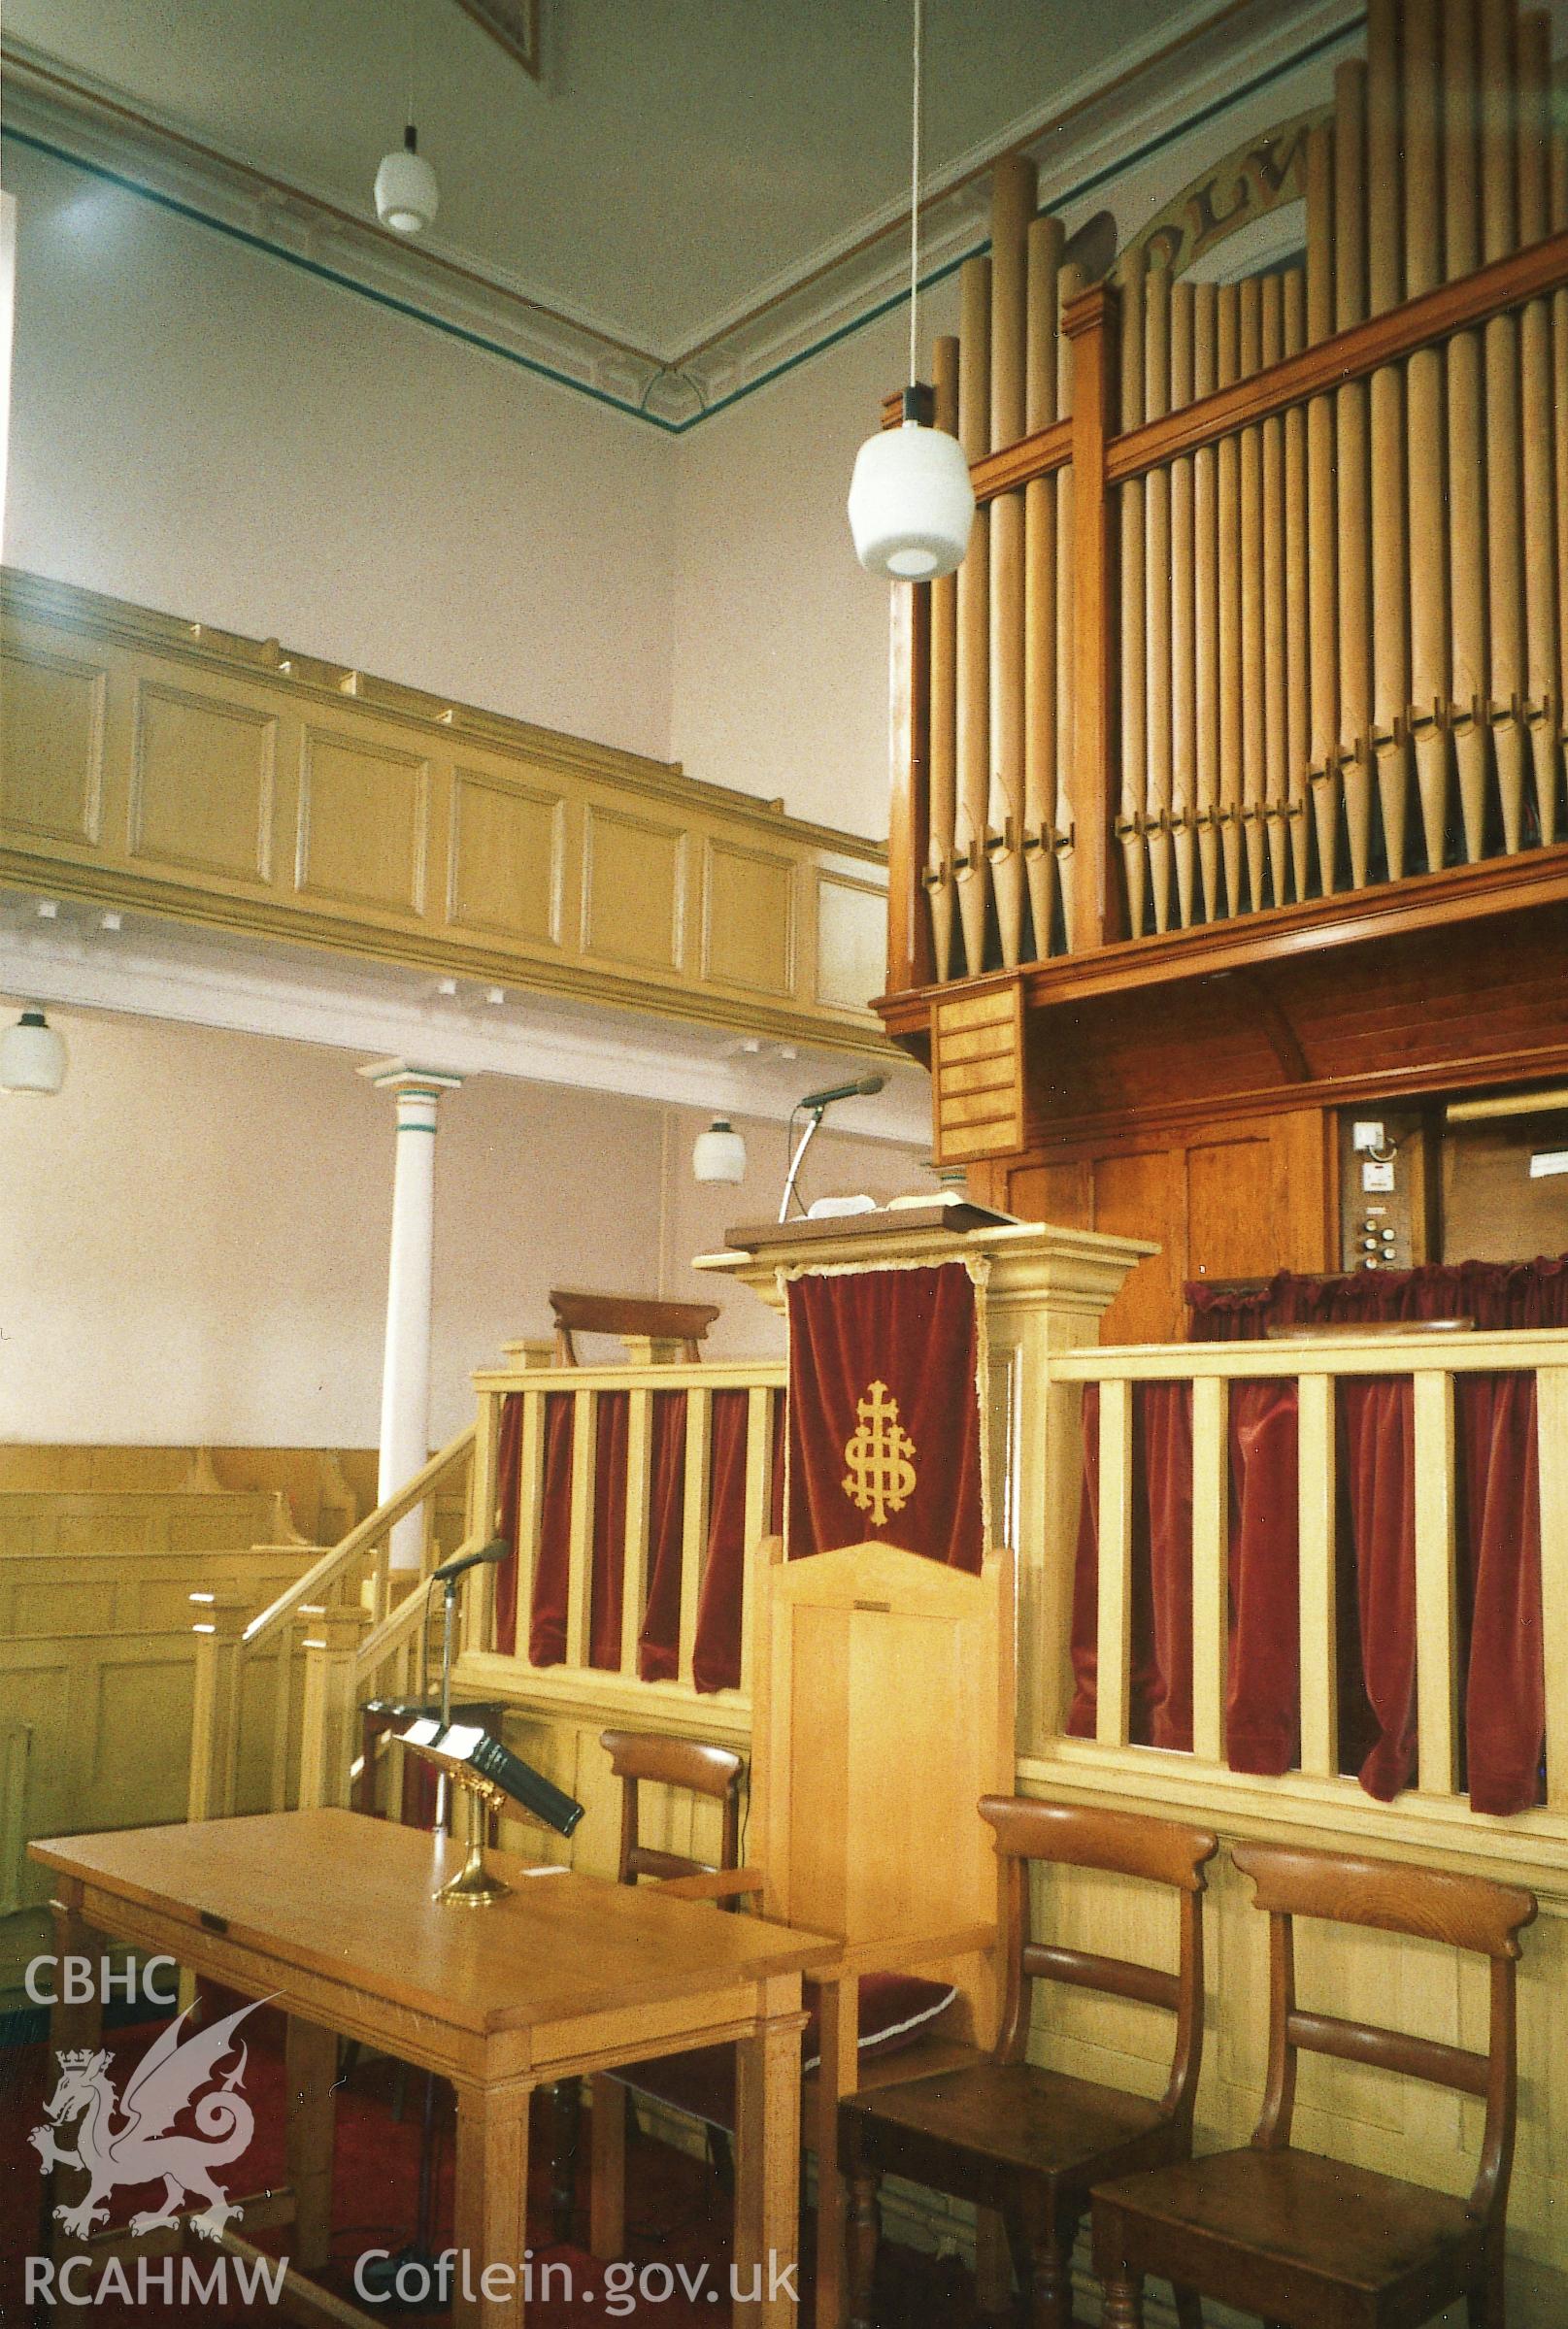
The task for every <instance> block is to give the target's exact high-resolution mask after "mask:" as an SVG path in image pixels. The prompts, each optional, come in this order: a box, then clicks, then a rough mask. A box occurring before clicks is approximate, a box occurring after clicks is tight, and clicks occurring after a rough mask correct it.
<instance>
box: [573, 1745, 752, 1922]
mask: <svg viewBox="0 0 1568 2329" xmlns="http://www.w3.org/2000/svg"><path fill="white" fill-rule="evenodd" d="M599 1744H600V1746H601V1747H603V1748H604V1750H605V1752H606V1754H608V1756H609V1757H610V1768H611V1770H612V1771H613V1772H614V1773H615V1775H616V1777H617V1779H618V1780H619V1781H620V1864H619V1870H618V1879H619V1881H620V1882H621V1883H622V1884H635V1883H636V1882H637V1880H638V1879H639V1878H640V1877H645V1876H646V1877H653V1878H657V1879H668V1878H671V1877H695V1876H716V1875H717V1874H718V1872H719V1871H720V1870H722V1869H732V1868H733V1867H734V1866H735V1864H736V1860H737V1857H738V1853H739V1846H740V1791H741V1780H742V1776H743V1774H744V1772H745V1770H746V1763H745V1759H744V1758H743V1757H742V1756H740V1755H738V1754H736V1753H735V1751H734V1750H733V1748H731V1747H714V1746H711V1745H710V1744H709V1743H708V1742H707V1741H706V1740H702V1739H678V1738H672V1737H670V1736H668V1735H667V1734H665V1733H663V1732H656V1731H617V1730H610V1731H603V1732H601V1733H600V1737H599ZM643 1780H648V1781H649V1782H650V1783H651V1784H653V1785H662V1786H666V1787H684V1788H686V1789H688V1790H689V1791H690V1792H691V1793H693V1794H696V1795H705V1796H710V1797H712V1798H714V1799H715V1800H716V1801H717V1802H718V1803H720V1804H722V1806H723V1826H722V1830H721V1834H720V1842H719V1847H718V1858H717V1862H715V1861H712V1860H698V1859H695V1858H693V1857H692V1856H691V1855H690V1854H689V1853H684V1852H672V1851H666V1850H664V1849H662V1848H661V1847H659V1846H656V1845H651V1844H644V1843H643V1841H642V1836H641V1830H640V1825H639V1819H640V1810H641V1806H640V1798H639V1794H638V1788H639V1783H640V1782H641V1781H643Z"/></svg>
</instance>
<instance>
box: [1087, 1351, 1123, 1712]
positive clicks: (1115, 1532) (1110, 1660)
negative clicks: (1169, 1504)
mask: <svg viewBox="0 0 1568 2329" xmlns="http://www.w3.org/2000/svg"><path fill="white" fill-rule="evenodd" d="M1099 1586H1100V1591H1099V1609H1098V1613H1097V1616H1098V1640H1097V1645H1096V1649H1097V1654H1096V1660H1095V1706H1094V1736H1095V1738H1096V1739H1097V1740H1098V1741H1099V1743H1100V1745H1101V1746H1102V1747H1125V1746H1126V1744H1127V1731H1128V1716H1129V1713H1130V1712H1131V1709H1130V1705H1129V1700H1130V1695H1131V1682H1132V1385H1131V1383H1130V1382H1127V1381H1114V1380H1113V1381H1107V1382H1102V1383H1101V1385H1100V1578H1099Z"/></svg>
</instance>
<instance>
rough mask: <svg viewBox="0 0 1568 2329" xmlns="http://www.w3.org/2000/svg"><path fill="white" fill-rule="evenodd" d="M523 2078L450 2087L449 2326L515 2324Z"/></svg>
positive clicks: (521, 2233)
mask: <svg viewBox="0 0 1568 2329" xmlns="http://www.w3.org/2000/svg"><path fill="white" fill-rule="evenodd" d="M532 2092H533V2089H532V2087H531V2085H528V2084H526V2083H524V2082H522V2081H520V2080H517V2081H513V2082H511V2083H508V2084H507V2085H504V2086H502V2085H497V2086H474V2085H470V2084H468V2083H467V2082H466V2081H464V2082H463V2083H462V2084H460V2085H459V2086H458V2088H457V2190H456V2225H455V2245H456V2249H457V2259H456V2270H455V2272H454V2274H453V2286H452V2313H451V2317H452V2329H522V2321H523V2272H524V2257H525V2255H526V2251H527V2246H528V2216H527V2208H528V2098H529V2096H530V2094H531V2093H532Z"/></svg>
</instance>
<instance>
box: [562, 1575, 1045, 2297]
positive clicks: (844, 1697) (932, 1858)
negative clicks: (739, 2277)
mask: <svg viewBox="0 0 1568 2329" xmlns="http://www.w3.org/2000/svg"><path fill="white" fill-rule="evenodd" d="M753 1626H754V1633H755V1642H756V1654H755V1656H754V1657H753V1659H752V1661H751V1834H752V1836H753V1838H754V1839H755V1857H756V1859H757V1861H758V1862H759V1863H760V1865H759V1866H758V1867H753V1868H747V1869H742V1870H740V1871H738V1872H737V1873H736V1875H735V1876H734V1877H733V1878H731V1879H729V1880H727V1881H726V1880H724V1879H721V1878H706V1877H699V1878H690V1879H684V1880H682V1879H678V1880H676V1882H675V1885H674V1889H676V1890H677V1891H682V1892H692V1893H699V1894H700V1893H706V1894H707V1896H708V1897H710V1898H714V1897H717V1894H718V1893H719V1892H720V1891H722V1892H730V1891H734V1892H751V1893H753V1894H757V1895H759V1896H760V1897H759V1903H758V1906H759V1913H761V1914H762V1915H763V1916H766V1917H769V1918H772V1919H774V1920H775V1921H777V1922H779V1923H781V1924H789V1925H794V1926H796V1927H799V1928H801V1929H803V1930H805V1931H808V1932H817V1933H834V1934H838V1935H840V1936H841V1937H842V1939H843V1944H844V1946H843V1949H842V1952H841V1954H840V1957H839V1959H838V1960H837V1962H836V1963H835V1965H834V1967H833V1968H832V1971H831V1973H830V1974H828V1975H827V1976H825V1977H821V1978H819V1979H818V1980H817V1981H816V1982H815V1983H814V1984H813V1987H814V1989H815V2003H816V2009H817V2024H818V2052H819V2057H820V2067H819V2068H818V2069H817V2071H816V2072H815V2073H813V2074H811V2075H808V2076H807V2077H806V2078H805V2079H804V2085H803V2090H802V2114H801V2131H802V2140H803V2142H804V2144H805V2146H806V2147H807V2148H808V2149H811V2150H815V2151H816V2154H817V2322H818V2324H819V2329H838V2325H839V2323H840V2322H841V2320H842V2319H843V2314H844V2221H845V2208H844V2185H843V2181H842V2179H841V2177H840V2175H839V2168H838V2113H839V2104H840V2101H841V2099H842V2098H843V2096H845V2095H846V2094H849V2093H851V2092H852V2091H853V2090H854V2089H855V2088H856V2086H857V2085H860V2086H868V2085H872V2084H879V2085H880V2084H882V2083H884V2082H896V2081H898V2080H901V2079H909V2078H917V2077H919V2076H920V2075H921V2074H922V2073H925V2072H929V2071H932V2070H937V2069H942V2068H946V2067H948V2066H949V2065H950V2064H951V2063H952V2062H954V2061H959V2060H963V2059H966V2058H967V2057H968V2055H969V2054H970V2052H971V2051H972V2050H973V2048H974V2046H976V2045H977V2044H979V2045H982V2046H984V2045H988V2044H989V2043H990V2040H991V2038H992V2035H993V2034H994V2029H995V2023H996V2013H997V1981H996V1964H995V1951H996V1938H997V1925H998V1912H999V1901H998V1880H999V1871H998V1864H997V1859H996V1855H995V1853H994V1852H993V1851H992V1849H991V1847H990V1838H989V1836H988V1834H987V1832H986V1830H985V1827H984V1823H983V1822H982V1821H981V1819H980V1818H979V1816H978V1815H977V1813H976V1808H975V1807H976V1805H977V1804H978V1802H979V1800H980V1798H981V1797H982V1796H983V1795H985V1794H988V1793H992V1792H995V1791H996V1790H997V1789H998V1788H999V1787H1001V1786H1007V1785H1011V1783H1012V1778H1013V1771H1014V1758H1015V1748H1014V1736H1013V1724H1014V1711H1013V1710H1014V1701H1013V1572H1012V1560H1011V1556H1010V1555H1008V1554H1006V1553H1002V1552H996V1553H991V1554H988V1555H987V1557H986V1560H985V1563H984V1571H983V1573H982V1575H981V1576H979V1577H972V1576H968V1575H966V1574H965V1573H964V1572H963V1571H961V1570H956V1569H948V1568H944V1567H943V1566H942V1564H941V1563H940V1562H936V1561H930V1560H925V1559H922V1558H921V1557H920V1556H919V1555H918V1554H917V1553H912V1552H906V1551H904V1550H902V1549H900V1548H899V1547H896V1546H889V1545H883V1544H866V1545H855V1546H851V1547H847V1548H845V1549H844V1550H842V1551H836V1552H823V1553H817V1554H816V1555H814V1556H813V1558H812V1559H810V1560H802V1561H790V1562H785V1561H784V1547H783V1546H782V1544H781V1543H780V1541H779V1540H778V1539H777V1538H767V1539H764V1541H763V1543H762V1544H761V1546H760V1547H758V1552H757V1569H756V1576H755V1592H754V1596H753ZM915 1973H918V1974H919V1975H921V1976H924V1977H928V1979H929V1981H930V1982H931V1983H933V1984H941V1985H942V1987H943V1990H945V1989H946V1988H947V1986H949V1985H951V1989H952V1991H953V1999H952V2003H951V2005H949V2006H947V2007H946V2008H945V2009H944V2011H943V2013H942V2014H941V2016H940V2018H939V2019H934V2020H932V2021H931V2022H930V2023H929V2024H928V2025H927V2026H926V2027H925V2028H923V2029H922V2030H921V2031H920V2032H918V2033H917V2035H916V2037H915V2042H914V2043H912V2044H910V2045H909V2046H907V2049H906V2050H900V2051H897V2052H886V2053H881V2054H878V2055H876V2056H875V2057H873V2056H871V2055H869V2054H868V2053H866V2052H865V2051H864V2050H863V2049H862V2046H861V2044H860V2039H861V2029H860V2017H861V2013H862V2005H863V2002H869V1991H867V1992H863V1991H862V1980H863V1979H866V1980H868V1981H875V1980H877V1979H878V1978H879V1977H881V1981H882V1985H883V1986H884V1995H885V1985H886V1983H887V1982H889V1981H890V1979H891V1977H894V1976H907V1975H911V1974H915ZM939 1994H940V1993H939ZM900 2035H907V2034H904V2033H901V2034H900ZM718 2050H720V2049H716V2051H718ZM721 2050H722V2051H723V2052H724V2053H725V2055H726V2057H728V2062H729V2064H730V2065H732V2062H733V2049H732V2048H725V2049H721ZM697 2059H698V2058H697V2057H695V2056H691V2055H686V2056H680V2055H677V2056H671V2057H668V2058H666V2060H665V2062H663V2063H641V2064H638V2065H637V2066H636V2068H635V2069H634V2070H632V2071H629V2072H627V2073H626V2074H625V2077H626V2081H627V2083H628V2084H631V2085H633V2086H636V2087H639V2088H642V2089H644V2090H646V2091H649V2092H652V2093H655V2094H658V2095H659V2096H660V2099H663V2100H669V2099H670V2094H669V2092H668V2091H667V2090H666V2089H665V2087H664V2086H663V2085H662V2084H661V2082H660V2081H661V2077H662V2074H664V2073H665V2072H667V2071H673V2072H674V2073H675V2074H676V2075H677V2077H679V2076H680V2075H681V2066H682V2065H683V2064H684V2065H686V2066H689V2065H691V2064H692V2063H694V2062H695V2061H696V2060H697ZM735 2102H736V2097H735V2092H734V2084H733V2073H732V2071H731V2081H730V2091H729V2100H728V2103H727V2105H720V2106H719V2113H720V2115H722V2114H723V2113H725V2112H726V2111H727V2112H729V2113H732V2112H733V2110H734V2108H735ZM687 2107H689V2106H687ZM745 2107H746V2105H745V2099H744V2097H743V2098H741V2100H740V2108H741V2109H742V2110H744V2109H745ZM710 2113H712V2106H710ZM594 2121H595V2124H594V2138H593V2142H594V2201H593V2240H592V2246H593V2251H594V2253H595V2255H598V2256H619V2255H621V2254H622V2253H623V2252H624V2250H623V2245H622V2240H623V2212H624V2166H623V2160H622V2158H621V2156H620V2146H621V2123H620V2122H619V2121H618V2120H617V2119H616V2118H614V2117H608V2118H607V2119H606V2120H605V2121H604V2126H605V2130H606V2135H605V2143H604V2147H603V2149H602V2150H601V2144H600V2132H599V2128H600V2122H599V2114H598V2110H597V2102H596V2104H595V2111H594ZM731 2123H732V2121H731Z"/></svg>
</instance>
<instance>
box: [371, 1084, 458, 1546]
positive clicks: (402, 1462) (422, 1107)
mask: <svg viewBox="0 0 1568 2329" xmlns="http://www.w3.org/2000/svg"><path fill="white" fill-rule="evenodd" d="M359 1073H360V1075H361V1076H365V1077H368V1078H369V1080H370V1081H371V1082H372V1083H374V1084H375V1086H376V1088H377V1090H378V1091H389V1092H391V1093H393V1094H394V1095H395V1097H396V1100H397V1152H396V1153H397V1161H396V1165H395V1168H394V1171H393V1177H392V1245H391V1255H390V1259H389V1262H388V1265H387V1273H386V1344H385V1352H384V1358H383V1361H382V1428H381V1463H380V1467H379V1470H378V1474H377V1481H376V1499H377V1502H378V1503H379V1504H384V1503H385V1502H386V1499H387V1498H388V1496H393V1495H395V1494H396V1493H397V1490H398V1489H399V1488H400V1487H402V1485H403V1483H404V1481H408V1480H412V1479H413V1477H414V1475H415V1473H416V1472H417V1471H418V1470H419V1468H420V1466H421V1465H422V1464H423V1463H424V1462H425V1460H426V1458H427V1457H428V1455H429V1453H430V1273H431V1259H432V1254H433V1250H434V1244H435V1221H436V1110H437V1107H438V1105H439V1104H440V1100H441V1095H442V1093H443V1092H444V1091H455V1090H456V1088H457V1086H458V1084H460V1083H461V1081H462V1078H461V1077H460V1076H454V1075H451V1074H450V1072H449V1071H448V1070H446V1069H444V1068H417V1067H412V1066H411V1065H410V1064H409V1062H408V1061H407V1060H403V1059H379V1060H377V1061H376V1063H375V1064H374V1066H372V1067H368V1068H361V1069H360V1070H359ZM422 1533H423V1524H422V1522H421V1520H420V1517H419V1514H417V1513H412V1514H410V1515H409V1517H408V1518H407V1519H406V1520H400V1521H399V1522H398V1524H397V1526H396V1528H395V1529H394V1530H393V1531H392V1546H391V1566H392V1567H393V1568H394V1569H402V1570H410V1569H417V1567H418V1566H419V1548H420V1544H421V1540H422Z"/></svg>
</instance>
